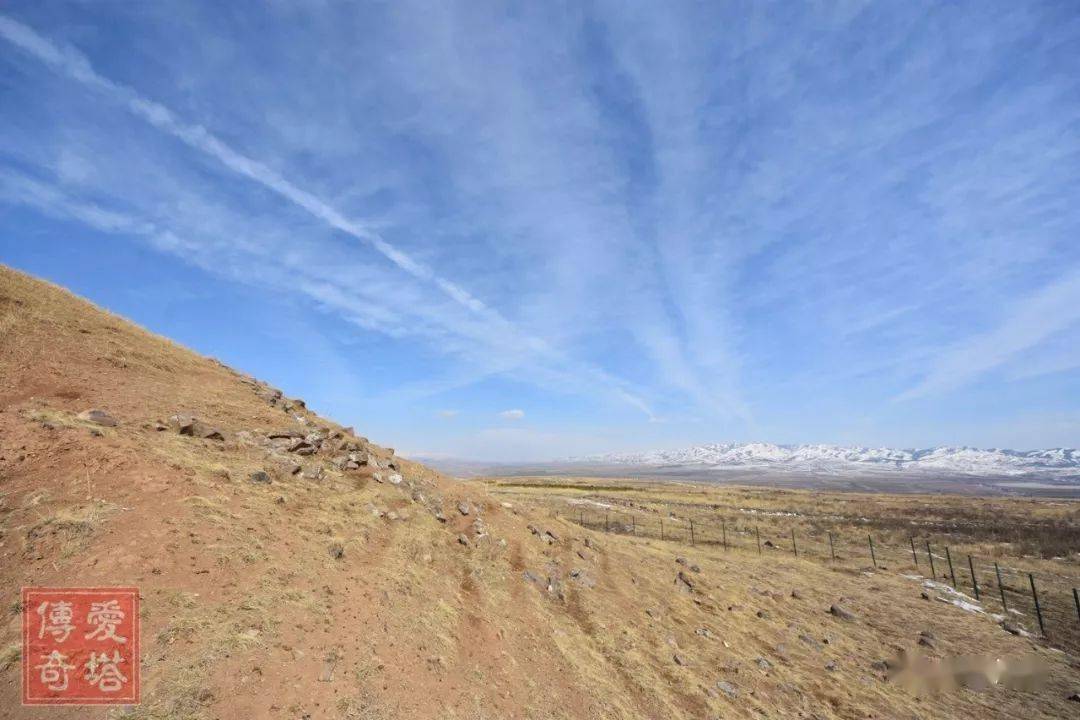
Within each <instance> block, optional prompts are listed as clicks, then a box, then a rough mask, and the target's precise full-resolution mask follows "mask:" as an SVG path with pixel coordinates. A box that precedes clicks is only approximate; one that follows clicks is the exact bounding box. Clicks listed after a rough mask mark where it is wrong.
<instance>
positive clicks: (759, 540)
mask: <svg viewBox="0 0 1080 720" xmlns="http://www.w3.org/2000/svg"><path fill="white" fill-rule="evenodd" d="M556 515H559V513H558V512H556ZM563 515H564V516H568V517H569V518H570V519H571V520H573V521H576V522H577V523H578V524H580V525H581V526H583V527H587V528H591V529H602V530H604V531H605V532H611V533H618V534H625V535H633V536H637V537H645V538H649V537H653V538H657V539H659V540H661V541H664V542H682V543H687V544H689V545H691V546H693V547H696V546H698V545H706V546H720V547H723V548H724V550H725V551H728V550H744V551H749V552H752V553H756V554H757V555H759V556H760V555H763V554H764V552H765V551H766V550H770V551H773V550H779V551H786V552H790V553H791V555H792V557H795V558H799V557H801V558H809V559H820V560H823V561H825V562H829V563H842V562H845V561H851V560H855V561H859V562H864V563H865V565H864V566H865V567H873V568H874V569H881V570H884V569H887V568H889V567H891V566H900V567H905V566H910V567H912V568H914V569H915V570H916V571H917V572H918V573H919V574H920V575H921V576H923V577H926V573H925V572H924V570H929V579H931V580H932V581H933V582H934V583H936V584H937V585H939V586H942V587H951V588H952V589H953V590H954V591H956V592H957V593H963V594H964V595H968V594H969V593H970V594H971V596H972V597H973V598H974V599H975V600H976V601H978V602H980V603H982V604H983V606H984V607H985V605H986V604H987V603H988V602H991V601H993V602H995V603H998V604H1000V606H1001V615H1002V617H1003V618H1008V617H1011V616H1022V617H1025V616H1029V615H1034V617H1035V619H1036V621H1037V622H1038V626H1039V632H1040V634H1041V635H1042V636H1043V637H1050V635H1049V633H1048V627H1049V629H1053V630H1055V635H1057V632H1058V631H1064V632H1065V633H1066V634H1067V637H1057V638H1056V639H1057V640H1059V641H1064V640H1066V639H1067V640H1069V641H1070V642H1069V643H1068V644H1069V645H1070V646H1073V647H1075V648H1077V649H1080V591H1078V590H1077V588H1076V587H1072V586H1070V584H1069V583H1070V580H1071V579H1070V578H1067V577H1057V578H1053V580H1056V581H1057V582H1050V583H1046V582H1044V580H1045V576H1044V577H1043V578H1040V580H1039V581H1038V582H1037V581H1036V578H1035V575H1034V573H1032V572H1028V571H1025V570H1021V569H1018V568H1014V567H1010V566H1005V565H1001V564H999V563H998V562H996V561H986V560H980V559H979V558H977V557H975V556H974V555H971V554H964V555H957V556H956V557H955V558H954V557H953V553H952V548H951V547H950V546H949V545H947V544H934V543H932V542H931V540H930V539H928V538H927V539H919V540H918V541H916V538H915V537H914V536H909V542H908V544H907V546H905V547H897V546H895V545H890V544H889V543H885V542H882V541H881V539H880V537H879V538H878V539H877V540H875V539H874V536H873V533H868V534H867V535H866V539H865V541H856V542H851V540H850V538H846V537H843V536H842V535H841V534H840V533H838V532H834V531H832V530H826V531H820V530H818V532H817V533H812V532H805V531H804V532H803V533H802V534H799V533H798V531H797V529H796V528H795V526H794V525H793V526H791V527H790V528H789V529H788V532H787V533H783V535H784V537H783V539H782V540H781V539H780V538H779V537H777V536H776V535H775V534H773V535H770V534H766V535H762V532H761V526H760V524H758V523H749V522H747V521H746V519H744V518H740V519H738V520H730V519H728V518H715V519H712V521H711V522H710V521H703V520H702V519H700V518H698V519H695V518H691V517H683V518H680V517H678V516H676V515H674V514H673V513H669V514H668V515H667V516H666V517H665V516H663V515H655V516H649V517H646V518H639V517H638V515H639V513H634V512H627V511H623V510H605V511H595V510H586V509H585V508H580V507H579V508H577V509H576V511H572V512H570V513H563ZM650 520H651V522H650ZM665 521H666V522H665ZM740 521H741V522H740ZM942 553H944V554H942ZM965 555H966V557H965ZM991 565H992V566H993V567H992V568H991V567H990V566H991ZM965 573H966V575H965ZM980 575H981V577H980ZM994 590H996V592H994ZM995 596H996V597H995ZM1062 596H1064V597H1066V598H1067V602H1065V603H1062V602H1061V601H1060V598H1061V597H1062ZM953 599H954V600H960V598H953ZM986 611H987V612H989V610H988V609H987V610H986ZM1025 611H1028V612H1025Z"/></svg>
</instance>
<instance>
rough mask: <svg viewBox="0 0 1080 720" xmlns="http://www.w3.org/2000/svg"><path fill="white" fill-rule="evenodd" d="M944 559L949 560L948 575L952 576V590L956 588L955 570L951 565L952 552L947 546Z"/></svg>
mask: <svg viewBox="0 0 1080 720" xmlns="http://www.w3.org/2000/svg"><path fill="white" fill-rule="evenodd" d="M945 559H946V560H948V561H949V576H950V577H951V578H952V586H953V590H955V589H956V572H955V571H954V570H953V566H952V553H950V552H949V546H948V545H946V546H945Z"/></svg>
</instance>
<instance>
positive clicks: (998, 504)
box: [480, 477, 1080, 652]
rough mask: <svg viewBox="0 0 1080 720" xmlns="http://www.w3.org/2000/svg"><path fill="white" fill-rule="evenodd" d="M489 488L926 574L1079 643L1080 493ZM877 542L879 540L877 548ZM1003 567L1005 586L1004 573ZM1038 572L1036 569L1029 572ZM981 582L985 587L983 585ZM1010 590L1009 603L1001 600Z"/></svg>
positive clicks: (697, 533)
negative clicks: (1062, 496)
mask: <svg viewBox="0 0 1080 720" xmlns="http://www.w3.org/2000/svg"><path fill="white" fill-rule="evenodd" d="M480 482H482V483H484V484H485V485H486V486H487V487H488V488H489V490H490V491H491V492H493V493H495V494H497V495H500V496H503V497H505V498H507V499H508V500H511V501H514V500H516V501H521V502H528V503H530V504H534V505H538V506H541V507H544V508H546V509H547V510H548V511H549V512H551V513H558V514H559V515H561V516H565V517H567V518H568V519H570V520H572V521H574V522H577V523H578V524H583V525H586V526H588V527H591V528H594V529H600V530H606V531H608V532H615V533H623V534H634V535H638V536H641V537H649V538H657V539H664V540H668V541H675V542H682V543H685V544H688V545H689V544H694V545H698V546H707V545H719V546H721V547H722V548H726V549H727V550H728V551H729V552H745V553H751V554H754V555H757V554H760V556H761V557H762V559H763V561H768V559H769V558H771V557H775V556H776V555H778V554H790V555H792V556H794V555H795V554H796V553H797V554H798V555H799V556H800V557H802V558H811V559H816V560H820V561H821V562H823V563H826V564H829V565H834V566H839V567H847V568H849V569H851V570H853V571H857V570H860V569H862V568H872V567H874V566H875V565H876V566H877V569H879V570H887V571H888V570H891V571H895V572H897V573H903V574H916V573H917V574H920V575H923V576H925V577H926V578H927V579H930V578H933V579H934V580H935V581H936V582H938V583H941V584H943V585H948V586H950V587H955V589H956V590H958V591H960V592H962V593H964V594H965V595H969V596H971V599H972V600H976V597H975V596H976V595H978V600H979V601H981V605H982V607H983V608H985V610H986V611H987V612H992V613H995V614H1001V615H1002V616H1004V617H1005V618H1007V619H1008V621H1009V622H1010V623H1011V624H1014V625H1015V626H1017V627H1019V628H1023V629H1024V630H1026V631H1028V632H1031V633H1034V634H1042V630H1040V626H1039V621H1038V613H1037V612H1036V608H1035V599H1034V596H1033V593H1032V589H1031V585H1032V580H1034V584H1035V589H1036V593H1037V595H1038V600H1039V610H1041V612H1042V615H1043V627H1044V628H1045V635H1046V637H1047V639H1048V641H1049V642H1051V643H1052V644H1054V645H1057V646H1059V647H1063V648H1067V649H1069V650H1071V651H1073V652H1076V651H1078V650H1080V609H1078V608H1077V606H1076V604H1075V598H1074V596H1073V588H1076V587H1080V552H1078V551H1080V502H1078V501H1073V500H1059V499H1035V498H1024V499H1020V498H979V497H972V496H968V495H942V494H933V495H911V494H889V493H874V494H864V493H836V492H834V493H830V492H821V491H808V490H788V489H784V490H779V489H770V488H762V487H732V486H714V485H706V484H696V483H671V482H650V481H642V480H621V481H620V480H614V481H613V480H612V478H608V477H605V478H567V477H561V478H550V477H512V478H482V479H481V480H480ZM871 547H872V549H871ZM950 563H951V564H950ZM999 573H1000V579H1001V581H1000V583H999V581H998V577H999ZM1029 574H1030V577H1029ZM976 586H977V587H978V590H977V591H976ZM1002 596H1004V602H1003V600H1002Z"/></svg>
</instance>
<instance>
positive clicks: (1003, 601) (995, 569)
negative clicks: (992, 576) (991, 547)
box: [994, 562, 1009, 612]
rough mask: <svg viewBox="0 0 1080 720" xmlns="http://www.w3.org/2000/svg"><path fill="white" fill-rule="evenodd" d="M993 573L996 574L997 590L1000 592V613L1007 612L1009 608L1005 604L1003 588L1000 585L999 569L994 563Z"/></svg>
mask: <svg viewBox="0 0 1080 720" xmlns="http://www.w3.org/2000/svg"><path fill="white" fill-rule="evenodd" d="M994 573H996V574H997V579H998V590H999V591H1000V592H1001V610H1002V612H1009V606H1008V604H1007V603H1006V602H1005V586H1004V585H1002V584H1001V568H999V567H998V564H997V563H996V562H995V563H994Z"/></svg>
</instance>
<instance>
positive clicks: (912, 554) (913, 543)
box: [908, 537, 919, 570]
mask: <svg viewBox="0 0 1080 720" xmlns="http://www.w3.org/2000/svg"><path fill="white" fill-rule="evenodd" d="M908 540H910V541H911V559H912V560H914V561H915V569H916V570H918V569H919V556H918V555H916V554H915V538H913V537H909V538H908Z"/></svg>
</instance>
